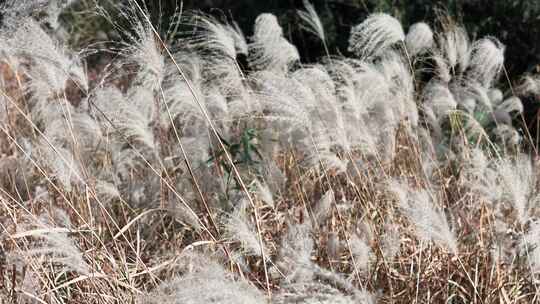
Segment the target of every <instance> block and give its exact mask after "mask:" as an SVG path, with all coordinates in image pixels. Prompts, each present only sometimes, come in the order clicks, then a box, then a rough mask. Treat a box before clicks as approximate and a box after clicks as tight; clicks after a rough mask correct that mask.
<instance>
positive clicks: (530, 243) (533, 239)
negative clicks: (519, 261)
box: [521, 221, 540, 275]
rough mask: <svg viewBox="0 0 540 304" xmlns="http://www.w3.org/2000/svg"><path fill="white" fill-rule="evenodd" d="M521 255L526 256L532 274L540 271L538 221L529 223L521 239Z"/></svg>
mask: <svg viewBox="0 0 540 304" xmlns="http://www.w3.org/2000/svg"><path fill="white" fill-rule="evenodd" d="M521 250H522V251H524V253H523V256H526V257H527V263H528V264H529V266H530V267H531V270H532V272H533V273H532V274H533V275H534V274H538V273H540V222H539V221H535V222H533V223H531V225H530V227H529V230H528V231H527V233H526V234H525V235H524V236H523V239H522V240H521Z"/></svg>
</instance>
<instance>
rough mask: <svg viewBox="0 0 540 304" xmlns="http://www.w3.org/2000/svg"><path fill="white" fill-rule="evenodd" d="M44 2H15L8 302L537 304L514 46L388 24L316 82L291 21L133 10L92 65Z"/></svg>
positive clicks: (324, 63) (365, 32)
mask: <svg viewBox="0 0 540 304" xmlns="http://www.w3.org/2000/svg"><path fill="white" fill-rule="evenodd" d="M68 2H71V1H68ZM29 3H31V2H20V1H13V0H12V1H9V0H8V1H7V3H6V4H4V6H3V7H2V9H3V10H4V12H5V15H4V18H3V25H2V27H1V28H0V63H1V65H0V71H2V73H1V74H0V232H1V234H0V303H160V304H165V303H182V304H185V303H250V304H254V303H306V304H308V303H328V304H330V303H486V304H487V303H505V304H510V303H535V302H538V296H540V292H539V291H538V287H539V281H538V273H539V272H540V249H539V248H538V245H539V244H540V221H539V211H540V210H539V208H538V207H539V203H540V196H539V194H540V192H539V191H538V190H539V184H538V183H539V181H538V179H537V175H538V173H537V172H538V166H539V164H538V159H537V157H536V151H534V149H533V148H527V147H532V146H534V145H531V144H530V143H532V142H533V141H534V139H532V138H530V136H529V135H528V132H527V130H521V129H519V128H518V127H517V126H516V125H515V123H516V122H520V121H521V119H522V118H521V113H522V111H523V105H522V102H521V99H520V98H523V97H531V96H535V97H537V96H538V95H539V94H540V80H539V79H537V78H535V77H533V76H525V77H523V81H522V82H521V83H519V84H518V85H512V84H510V87H511V89H510V90H509V91H508V92H502V91H501V90H499V89H498V88H497V86H498V85H499V83H500V81H501V79H502V81H505V80H507V77H505V73H504V71H505V70H504V46H503V45H502V44H501V43H500V42H499V41H498V40H497V39H496V38H494V37H486V38H481V39H478V40H475V41H471V40H470V38H469V37H468V35H467V33H466V31H465V30H464V29H463V28H462V27H460V26H459V25H458V24H455V23H453V22H452V21H450V20H441V22H440V24H439V25H437V26H434V27H433V28H436V30H432V27H430V26H429V25H427V24H424V23H418V24H415V25H414V26H412V27H411V28H410V29H408V31H407V32H405V31H404V29H403V28H402V26H401V24H400V23H399V21H398V20H396V19H394V18H393V17H391V16H389V15H385V14H372V15H371V16H369V18H367V19H366V20H363V21H361V23H360V24H359V25H358V26H355V27H354V28H353V29H352V30H351V38H350V48H349V50H350V52H351V57H341V56H340V57H338V56H331V55H330V54H328V56H327V57H326V58H322V59H321V62H320V63H318V64H309V65H308V64H303V63H301V61H300V58H299V55H298V52H297V50H296V48H295V47H294V45H292V44H291V43H290V42H289V41H287V39H286V38H285V37H284V35H283V30H282V28H281V27H280V26H279V24H278V22H277V18H276V17H275V16H273V15H271V14H262V15H260V16H259V18H257V20H256V22H255V25H254V35H253V36H252V37H249V38H247V39H246V38H245V37H244V35H243V34H242V32H241V31H240V30H239V29H238V27H236V26H235V24H234V23H226V22H224V21H220V20H216V19H215V18H214V17H211V16H207V15H202V14H197V13H187V12H179V16H178V18H177V19H176V20H177V22H179V23H182V24H184V25H189V28H190V30H189V31H186V32H182V31H178V29H180V28H181V29H184V28H185V27H176V26H175V24H172V25H171V26H170V27H169V28H168V29H165V30H162V29H159V28H157V27H155V26H154V24H153V23H152V22H151V21H150V19H149V17H148V13H147V11H146V10H145V8H144V7H140V6H139V5H138V4H137V3H136V2H135V1H127V4H125V5H118V6H116V7H114V8H112V9H113V11H111V10H105V9H100V8H99V7H97V8H95V9H96V11H95V12H96V13H98V14H100V15H101V16H102V17H103V18H104V19H106V20H108V21H109V22H110V23H111V25H112V26H114V27H116V29H117V30H118V31H119V32H121V33H122V37H123V41H122V42H117V43H113V42H109V43H106V44H96V45H91V46H88V47H86V48H85V49H84V51H81V52H75V51H73V50H70V49H69V48H68V47H67V46H66V44H65V43H64V42H65V41H66V40H65V39H66V38H65V37H64V35H63V34H62V33H63V32H62V30H61V24H59V23H58V22H57V20H58V16H59V13H60V12H61V10H62V9H64V6H63V5H61V3H63V1H36V2H35V5H33V4H29ZM68 4H69V3H68ZM36 10H43V14H40V15H39V16H38V15H36V14H34V16H31V12H36ZM299 16H300V18H301V19H302V20H303V22H304V23H305V26H306V30H307V31H309V32H311V33H312V34H313V35H316V36H317V37H319V38H320V41H321V43H323V44H325V35H324V28H322V25H321V22H320V21H319V19H318V17H317V13H316V11H315V9H314V8H313V7H312V6H311V5H310V4H309V3H307V2H306V8H305V11H301V12H299ZM105 46H106V47H105ZM325 48H326V47H325ZM96 52H98V53H104V54H105V53H107V54H113V55H112V56H111V58H112V59H111V60H110V62H107V64H106V65H100V66H99V68H98V67H92V66H88V64H87V63H88V62H89V61H88V60H87V59H88V58H89V56H90V55H93V54H95V53H96ZM239 57H245V58H247V63H248V65H249V69H247V70H245V69H244V70H242V69H241V68H240V66H241V65H240V64H239V63H238V61H237V59H238V58H239ZM508 81H509V80H508ZM526 149H531V150H533V151H528V150H527V151H526Z"/></svg>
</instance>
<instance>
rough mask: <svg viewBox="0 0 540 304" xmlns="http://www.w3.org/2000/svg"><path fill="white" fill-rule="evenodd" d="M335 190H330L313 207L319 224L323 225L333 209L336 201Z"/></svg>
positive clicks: (314, 215)
mask: <svg viewBox="0 0 540 304" xmlns="http://www.w3.org/2000/svg"><path fill="white" fill-rule="evenodd" d="M334 201H335V198H334V191H333V190H328V191H326V193H325V194H324V195H323V196H322V197H321V198H320V199H319V201H318V202H317V204H315V206H314V207H313V217H314V218H315V221H316V223H317V224H318V225H323V224H324V222H325V220H326V219H327V218H328V217H329V216H330V213H331V211H332V204H333V203H334Z"/></svg>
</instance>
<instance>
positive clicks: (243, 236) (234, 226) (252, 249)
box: [223, 200, 267, 256]
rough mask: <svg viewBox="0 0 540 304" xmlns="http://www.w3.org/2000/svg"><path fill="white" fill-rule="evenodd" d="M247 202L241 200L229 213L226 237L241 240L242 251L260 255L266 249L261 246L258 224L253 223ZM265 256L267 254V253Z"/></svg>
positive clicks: (225, 229)
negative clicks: (248, 212) (247, 209)
mask: <svg viewBox="0 0 540 304" xmlns="http://www.w3.org/2000/svg"><path fill="white" fill-rule="evenodd" d="M247 204H248V203H247V202H245V201H243V200H242V201H239V202H237V203H236V205H237V206H236V208H235V210H234V211H233V212H232V214H230V215H228V216H227V217H226V218H225V220H224V221H223V222H224V231H225V237H226V238H228V239H231V240H234V241H238V242H240V246H241V248H242V253H243V254H245V255H252V256H260V255H261V254H262V253H263V250H264V251H265V250H266V249H265V248H261V243H260V242H259V237H258V235H257V229H256V224H255V223H253V222H252V221H251V220H250V218H249V215H248V214H247V213H246V212H247V211H246V208H245V206H247ZM265 256H267V255H266V254H265Z"/></svg>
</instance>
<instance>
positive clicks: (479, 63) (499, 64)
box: [467, 37, 505, 88]
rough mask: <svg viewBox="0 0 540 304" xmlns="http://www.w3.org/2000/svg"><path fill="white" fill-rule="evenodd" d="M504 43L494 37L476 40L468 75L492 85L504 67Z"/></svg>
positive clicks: (485, 85) (489, 85)
mask: <svg viewBox="0 0 540 304" xmlns="http://www.w3.org/2000/svg"><path fill="white" fill-rule="evenodd" d="M504 50H505V47H504V45H503V44H502V43H501V42H500V41H499V40H497V39H496V38H493V37H487V38H483V39H480V40H478V41H476V42H474V44H473V47H472V51H471V54H472V55H471V61H470V64H469V69H470V70H469V71H468V72H467V77H468V78H471V79H474V80H475V81H478V82H479V83H481V84H482V85H483V86H484V87H486V88H489V87H491V86H492V85H493V84H494V83H495V81H497V79H498V77H499V75H500V73H501V72H502V70H503V68H504Z"/></svg>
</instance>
